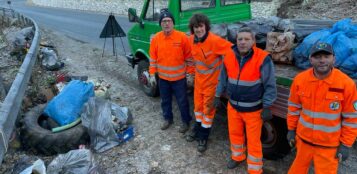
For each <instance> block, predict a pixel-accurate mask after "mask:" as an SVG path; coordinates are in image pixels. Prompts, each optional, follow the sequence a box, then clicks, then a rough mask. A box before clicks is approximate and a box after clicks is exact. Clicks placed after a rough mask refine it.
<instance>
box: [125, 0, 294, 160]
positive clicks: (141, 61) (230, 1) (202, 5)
mask: <svg viewBox="0 0 357 174" xmlns="http://www.w3.org/2000/svg"><path fill="white" fill-rule="evenodd" d="M143 3H144V5H143V8H142V11H141V14H140V16H138V15H137V13H136V9H133V8H129V10H128V17H129V21H130V22H135V24H134V25H133V27H132V28H131V29H130V30H129V32H128V41H129V45H130V48H131V54H130V55H127V56H126V57H127V59H128V62H129V64H130V65H131V66H132V67H133V68H134V67H135V65H137V66H138V67H137V76H138V80H139V84H140V86H141V87H142V89H143V91H144V92H145V93H146V94H147V95H148V96H151V97H156V96H158V95H159V92H158V87H157V86H151V85H150V84H149V83H148V77H149V74H148V67H149V53H148V50H149V46H150V40H151V38H152V37H153V36H154V34H155V33H156V32H158V31H161V27H160V26H159V23H158V21H159V16H160V11H161V10H162V9H168V10H169V11H170V12H171V13H172V14H173V16H174V18H175V29H177V30H180V31H183V32H188V22H189V19H190V17H191V16H192V14H194V13H198V12H199V13H203V14H205V15H207V16H208V17H209V19H210V20H211V23H212V24H223V23H224V24H230V23H234V22H238V21H246V20H250V19H251V18H252V14H251V7H250V1H247V0H145V1H144V2H143ZM275 69H276V78H277V87H278V98H277V100H276V102H275V103H274V105H273V106H272V113H273V115H274V118H273V119H272V120H271V121H267V122H265V123H264V125H263V128H262V136H261V140H262V143H263V153H264V157H265V158H269V159H274V158H279V157H282V156H284V155H285V154H287V153H288V152H289V151H290V148H289V146H288V143H287V141H286V133H287V126H286V113H287V103H288V102H287V100H288V96H289V86H290V85H291V83H292V79H293V78H294V77H295V75H296V74H297V73H298V72H299V71H298V69H297V68H295V67H294V66H289V65H278V64H277V65H275Z"/></svg>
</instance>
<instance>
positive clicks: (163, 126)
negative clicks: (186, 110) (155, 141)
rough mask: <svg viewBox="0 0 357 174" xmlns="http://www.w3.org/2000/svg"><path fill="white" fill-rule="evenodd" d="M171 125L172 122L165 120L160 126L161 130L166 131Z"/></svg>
mask: <svg viewBox="0 0 357 174" xmlns="http://www.w3.org/2000/svg"><path fill="white" fill-rule="evenodd" d="M171 124H172V121H168V120H165V121H164V123H163V124H162V126H161V130H166V129H168V128H169V127H170V126H171Z"/></svg>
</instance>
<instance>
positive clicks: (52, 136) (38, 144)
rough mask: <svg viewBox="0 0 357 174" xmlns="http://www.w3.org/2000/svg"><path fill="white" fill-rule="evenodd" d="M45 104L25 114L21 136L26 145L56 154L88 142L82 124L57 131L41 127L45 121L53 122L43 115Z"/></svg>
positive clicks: (45, 152) (36, 149)
mask: <svg viewBox="0 0 357 174" xmlns="http://www.w3.org/2000/svg"><path fill="white" fill-rule="evenodd" d="M45 106H46V105H38V106H36V107H34V108H32V109H31V110H30V111H29V112H27V113H26V114H25V117H24V119H23V122H22V123H23V127H22V129H21V138H22V142H23V143H24V145H25V146H27V147H28V148H32V149H34V150H35V151H37V152H39V153H41V154H45V155H54V154H57V153H66V152H68V151H69V150H73V149H77V148H78V146H79V145H80V144H85V143H87V142H88V138H89V136H88V134H87V132H86V131H85V129H84V127H83V126H82V124H78V125H76V126H74V127H72V128H70V129H67V130H64V131H61V132H57V133H52V131H50V130H49V129H46V128H43V127H41V126H40V125H42V126H44V124H43V122H44V121H47V122H51V121H50V120H48V117H46V116H43V115H42V113H43V110H44V109H45ZM46 125H47V126H48V125H49V124H46ZM47 126H46V127H47ZM44 127H45V126H44ZM47 128H49V127H47Z"/></svg>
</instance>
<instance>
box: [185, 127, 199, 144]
mask: <svg viewBox="0 0 357 174" xmlns="http://www.w3.org/2000/svg"><path fill="white" fill-rule="evenodd" d="M196 139H197V136H196V132H195V131H194V130H191V131H190V132H189V133H188V134H187V135H186V141H187V142H192V141H195V140H196Z"/></svg>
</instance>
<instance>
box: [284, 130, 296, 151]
mask: <svg viewBox="0 0 357 174" xmlns="http://www.w3.org/2000/svg"><path fill="white" fill-rule="evenodd" d="M295 136H296V132H295V130H289V131H288V135H287V136H286V138H287V139H288V143H289V145H290V147H295V143H296V142H295Z"/></svg>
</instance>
